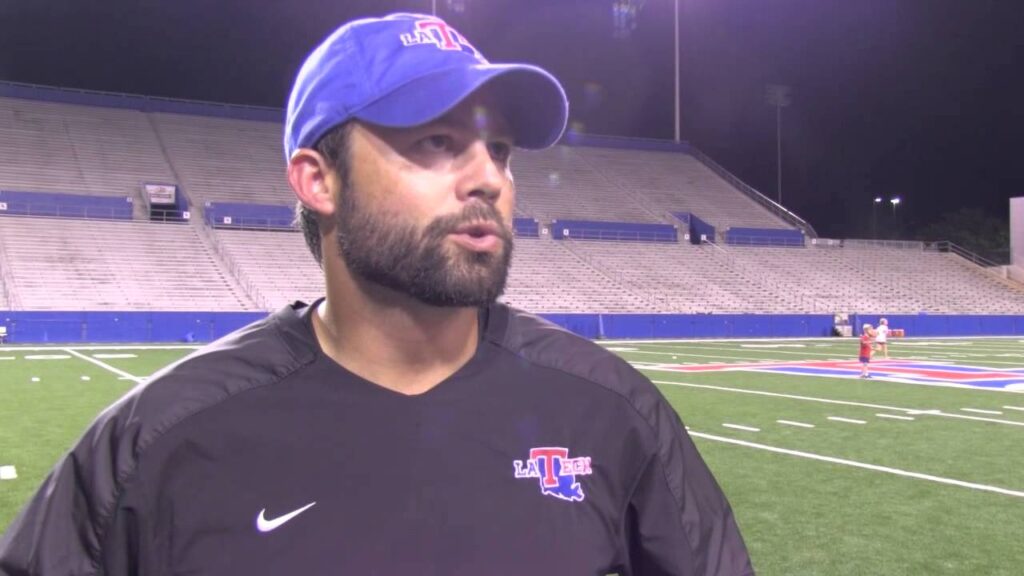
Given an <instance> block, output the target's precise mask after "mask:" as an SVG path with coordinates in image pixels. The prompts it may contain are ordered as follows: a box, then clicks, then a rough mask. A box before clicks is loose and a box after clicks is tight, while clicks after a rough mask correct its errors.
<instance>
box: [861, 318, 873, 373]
mask: <svg viewBox="0 0 1024 576" xmlns="http://www.w3.org/2000/svg"><path fill="white" fill-rule="evenodd" d="M873 335H874V330H873V329H872V327H871V324H864V325H863V326H861V331H860V353H859V354H858V356H857V359H858V360H859V361H860V377H861V378H871V374H870V373H869V372H868V363H869V362H871V354H873V353H874V350H872V349H871V337H872V336H873Z"/></svg>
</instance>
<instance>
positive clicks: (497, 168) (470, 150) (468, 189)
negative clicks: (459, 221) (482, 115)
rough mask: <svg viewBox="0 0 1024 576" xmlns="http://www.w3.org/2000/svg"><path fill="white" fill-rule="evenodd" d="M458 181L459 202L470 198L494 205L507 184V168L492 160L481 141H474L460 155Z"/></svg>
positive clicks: (498, 160)
mask: <svg viewBox="0 0 1024 576" xmlns="http://www.w3.org/2000/svg"><path fill="white" fill-rule="evenodd" d="M460 156H461V158H460V161H459V181H458V185H457V186H456V192H457V194H458V197H459V200H461V201H466V200H469V199H471V198H476V199H478V200H483V201H486V202H487V203H494V202H496V201H497V200H498V198H500V197H501V194H502V192H503V191H504V190H505V188H506V187H507V186H508V184H509V176H508V171H507V166H506V164H505V162H504V161H502V160H500V159H497V158H494V156H493V155H492V154H491V151H490V149H489V147H488V145H487V142H486V141H484V140H482V139H479V138H477V139H474V140H473V141H472V142H471V143H470V144H469V145H468V146H466V148H465V149H464V150H463V153H462V154H461V155H460Z"/></svg>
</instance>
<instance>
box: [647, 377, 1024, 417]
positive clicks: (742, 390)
mask: <svg viewBox="0 0 1024 576" xmlns="http://www.w3.org/2000/svg"><path fill="white" fill-rule="evenodd" d="M652 382H654V383H655V384H666V385H669V386H684V387H688V388H706V389H708V390H722V391H725V392H738V393H740V394H756V395H759V396H773V397H776V398H791V399H793V400H805V401H808V402H821V403H824V404H838V405H841V406H860V407H863V408H874V409H876V410H892V411H895V412H906V413H907V414H915V415H916V414H927V415H929V416H945V417H947V418H958V419H961V420H975V421H978V422H992V423H994V424H1007V425H1010V426H1024V422H1015V421H1013V420H999V419H996V418H984V417H982V416H968V415H967V414H952V413H949V412H943V411H942V410H920V409H916V408H900V407H898V406H886V405H884V404H868V403H866V402H849V401H846V400H831V399H828V398H815V397H813V396H799V395H796V394H780V393H778V392H765V391H763V390H747V389H745V388H728V387H726V386H711V385H709V384H691V383H689V382H669V381H667V380H652Z"/></svg>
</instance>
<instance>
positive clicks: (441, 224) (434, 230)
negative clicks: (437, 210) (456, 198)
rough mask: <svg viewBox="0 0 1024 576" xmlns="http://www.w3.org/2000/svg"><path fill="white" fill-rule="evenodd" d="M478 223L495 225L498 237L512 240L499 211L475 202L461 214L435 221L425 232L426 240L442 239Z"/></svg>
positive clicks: (510, 232) (490, 205)
mask: <svg viewBox="0 0 1024 576" xmlns="http://www.w3.org/2000/svg"><path fill="white" fill-rule="evenodd" d="M476 222H487V223H490V224H494V226H495V227H496V228H497V232H498V236H499V237H500V238H501V239H502V240H504V241H506V242H508V241H510V240H511V239H512V231H511V230H509V228H508V225H507V224H505V221H504V220H502V218H501V214H500V213H499V212H498V209H497V208H495V207H494V206H493V205H492V204H487V203H485V202H473V203H472V204H469V205H468V206H466V207H465V208H463V209H462V211H461V212H458V213H456V214H448V215H446V216H440V217H438V218H436V219H434V221H433V222H431V223H430V224H429V225H427V227H426V228H425V229H424V230H423V235H424V237H426V238H432V239H441V238H444V237H445V236H447V235H448V234H451V233H453V232H455V230H457V229H458V228H459V227H460V226H463V225H466V224H473V223H476Z"/></svg>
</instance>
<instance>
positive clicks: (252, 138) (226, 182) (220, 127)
mask: <svg viewBox="0 0 1024 576" xmlns="http://www.w3.org/2000/svg"><path fill="white" fill-rule="evenodd" d="M150 117H151V118H152V121H153V126H154V128H155V130H156V132H157V133H158V134H159V136H160V140H161V141H162V142H163V145H164V149H165V150H166V151H167V158H168V160H169V161H170V163H171V165H173V166H174V169H175V171H176V172H177V173H178V176H179V177H180V178H181V184H182V186H183V187H184V189H185V190H186V192H187V193H188V195H189V198H190V199H191V201H192V204H193V206H195V207H196V212H197V213H199V212H201V207H202V206H203V205H204V204H205V203H206V202H241V203H247V202H248V203H252V204H290V203H292V202H294V201H295V196H294V195H293V194H292V192H291V188H290V187H289V186H288V181H287V180H286V179H285V165H284V156H283V154H284V152H282V144H281V125H280V124H273V123H270V122H253V121H248V120H234V119H229V118H208V117H204V116H186V115H183V114H164V113H155V114H150Z"/></svg>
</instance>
